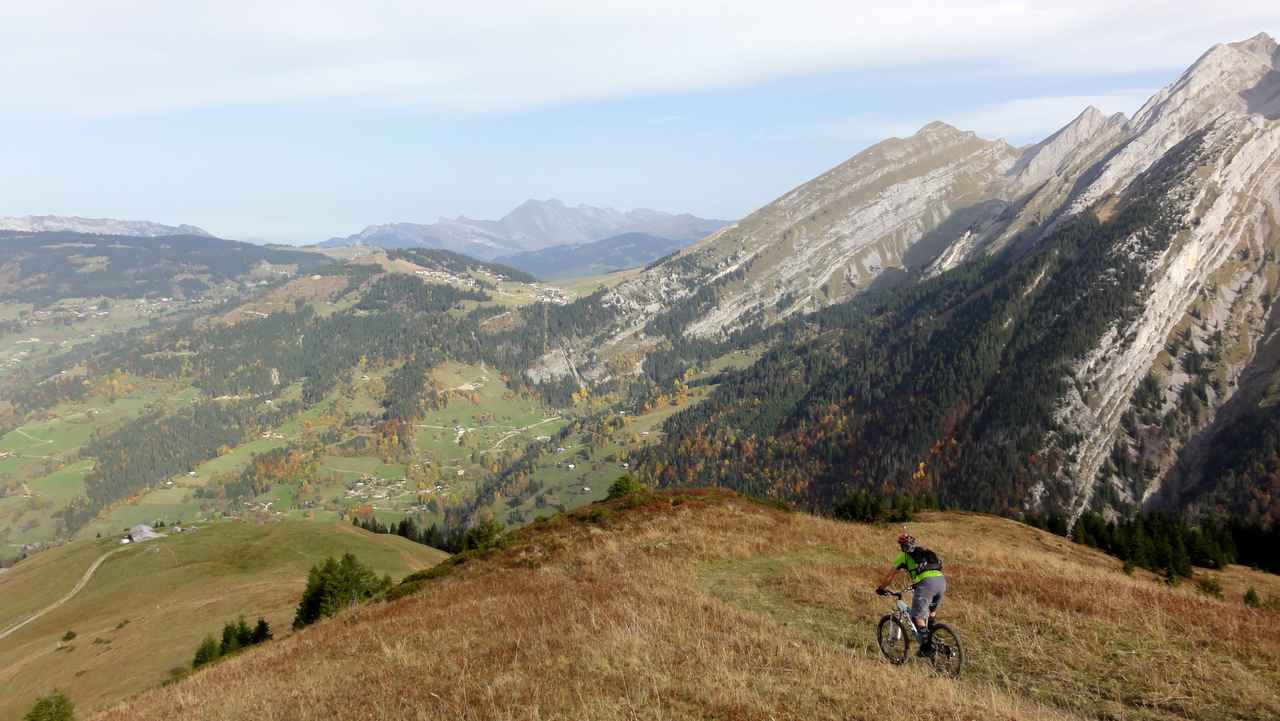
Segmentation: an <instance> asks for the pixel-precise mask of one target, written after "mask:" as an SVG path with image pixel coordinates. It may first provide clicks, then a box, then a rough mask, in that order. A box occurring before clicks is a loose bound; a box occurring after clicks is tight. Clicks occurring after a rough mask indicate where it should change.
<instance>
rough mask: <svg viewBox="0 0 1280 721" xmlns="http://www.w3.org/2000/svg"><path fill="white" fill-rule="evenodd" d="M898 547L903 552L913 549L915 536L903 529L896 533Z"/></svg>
mask: <svg viewBox="0 0 1280 721" xmlns="http://www.w3.org/2000/svg"><path fill="white" fill-rule="evenodd" d="M898 547H899V548H901V549H902V552H903V553H910V552H911V551H913V550H915V547H916V537H915V536H913V535H911V534H910V533H907V532H906V531H903V532H902V533H901V534H899V535H898Z"/></svg>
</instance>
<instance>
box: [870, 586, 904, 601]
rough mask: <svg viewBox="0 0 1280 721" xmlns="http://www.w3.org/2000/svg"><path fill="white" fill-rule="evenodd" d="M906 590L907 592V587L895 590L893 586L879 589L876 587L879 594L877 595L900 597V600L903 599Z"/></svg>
mask: <svg viewBox="0 0 1280 721" xmlns="http://www.w3.org/2000/svg"><path fill="white" fill-rule="evenodd" d="M906 592H907V589H905V588H904V589H902V590H901V591H895V590H893V589H891V588H877V589H876V594H877V595H880V596H893V597H894V598H896V599H898V600H899V601H901V600H902V594H904V593H906Z"/></svg>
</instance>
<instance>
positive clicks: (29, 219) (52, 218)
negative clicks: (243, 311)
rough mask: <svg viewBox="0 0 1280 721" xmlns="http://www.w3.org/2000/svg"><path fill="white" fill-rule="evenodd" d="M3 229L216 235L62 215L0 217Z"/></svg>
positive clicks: (183, 228)
mask: <svg viewBox="0 0 1280 721" xmlns="http://www.w3.org/2000/svg"><path fill="white" fill-rule="evenodd" d="M0 230H15V231H21V232H24V233H40V232H53V231H66V232H70V233H90V234H94V235H131V236H135V237H141V238H152V237H156V236H161V235H203V236H205V237H208V238H212V237H213V236H212V235H211V234H210V233H209V232H208V231H206V230H204V229H202V228H197V227H196V226H194V225H185V224H184V225H163V224H161V223H153V222H151V221H149V220H116V219H114V218H80V217H76V216H60V215H24V216H20V217H7V218H0Z"/></svg>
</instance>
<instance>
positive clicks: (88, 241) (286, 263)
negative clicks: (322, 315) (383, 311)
mask: <svg viewBox="0 0 1280 721" xmlns="http://www.w3.org/2000/svg"><path fill="white" fill-rule="evenodd" d="M331 262H332V261H331V260H330V259H328V258H326V257H325V256H324V255H321V254H320V253H310V252H305V251H300V250H284V249H278V248H264V247H262V246H259V245H253V244H251V243H241V242H238V241H234V240H222V239H221V238H214V237H212V236H209V235H168V236H159V237H146V236H126V235H101V234H94V233H71V232H40V233H25V232H16V231H8V230H0V300H18V301H24V302H33V303H40V302H49V301H54V300H58V299H60V298H94V297H98V296H106V297H120V298H141V297H145V296H148V295H165V296H168V295H172V296H180V297H182V296H185V297H190V296H192V295H198V294H200V293H202V292H203V291H204V290H205V289H206V288H207V287H208V286H209V284H210V283H218V282H223V281H228V280H236V279H239V278H241V277H245V276H249V275H251V274H255V273H257V274H259V275H261V276H262V277H278V276H280V275H281V274H285V275H287V274H289V273H292V272H296V271H298V270H302V269H307V268H312V267H316V266H320V265H326V264H329V263H331Z"/></svg>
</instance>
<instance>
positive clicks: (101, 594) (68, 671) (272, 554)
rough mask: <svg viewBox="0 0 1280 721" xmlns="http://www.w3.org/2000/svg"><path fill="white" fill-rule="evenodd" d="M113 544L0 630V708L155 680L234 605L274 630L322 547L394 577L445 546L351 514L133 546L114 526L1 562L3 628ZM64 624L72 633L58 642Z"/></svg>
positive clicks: (437, 555) (117, 696)
mask: <svg viewBox="0 0 1280 721" xmlns="http://www.w3.org/2000/svg"><path fill="white" fill-rule="evenodd" d="M160 530H161V531H162V532H163V531H164V529H160ZM121 549H123V550H121ZM109 552H115V553H113V555H111V556H109V557H108V558H107V559H106V560H105V561H104V562H103V563H102V565H101V566H100V567H99V568H98V570H97V571H96V572H95V573H94V575H93V577H92V578H91V579H90V580H89V582H88V583H87V584H86V585H85V587H84V589H83V590H81V591H80V593H78V594H76V596H74V597H73V598H72V599H71V600H69V601H67V602H66V603H65V604H64V605H62V606H61V607H59V608H57V609H56V610H54V611H51V612H50V613H48V614H46V615H45V616H42V617H41V618H40V619H38V620H37V621H35V622H34V623H31V624H29V625H27V626H25V627H23V628H22V629H21V630H19V631H17V632H16V633H14V634H13V635H10V636H8V637H7V638H5V639H4V640H3V641H0V685H3V687H4V688H5V689H6V693H5V694H3V695H2V696H0V718H5V719H9V718H18V716H19V715H21V714H22V713H24V712H25V711H26V710H27V709H28V708H29V707H30V706H31V704H32V703H33V702H34V701H35V698H36V697H37V696H38V695H40V694H42V693H45V692H47V691H49V690H50V689H52V688H55V687H56V688H59V689H61V690H63V691H65V692H67V693H68V694H70V695H71V697H72V699H74V701H75V702H76V705H77V707H78V709H79V710H80V711H81V713H82V714H83V713H85V712H92V711H93V710H96V709H101V708H103V707H105V706H108V705H110V704H113V703H116V702H118V701H120V700H121V699H123V698H126V697H128V696H129V695H131V694H134V693H137V692H138V691H141V690H143V689H146V688H150V687H154V686H156V685H158V684H160V683H161V682H163V681H164V680H165V679H167V678H169V676H170V674H169V671H170V669H173V668H181V667H189V665H190V663H191V657H192V654H193V653H194V652H195V648H196V646H197V645H198V644H199V643H200V640H201V639H203V638H204V637H205V636H206V635H209V634H216V633H218V632H219V631H220V630H221V627H222V624H223V623H225V622H226V621H229V620H234V619H235V618H236V617H238V616H239V615H241V614H244V615H245V616H246V617H248V618H249V620H250V623H252V621H253V620H254V619H255V618H257V616H259V615H261V616H264V617H265V618H266V619H267V620H268V621H269V622H270V623H271V626H272V628H273V629H274V631H275V634H276V636H277V637H281V636H283V635H285V634H287V632H288V629H289V624H290V623H291V622H292V620H293V611H294V607H295V606H296V604H297V602H298V598H299V596H300V595H301V593H302V588H303V587H304V585H305V582H306V577H307V571H308V569H309V568H310V567H311V565H313V564H315V563H318V562H321V561H323V560H324V559H325V558H326V557H328V556H340V555H341V554H343V553H345V552H351V553H354V554H356V555H357V557H359V558H360V559H361V560H362V561H364V562H366V563H367V564H369V565H370V566H372V567H373V568H374V569H376V570H377V571H378V572H379V573H391V574H393V575H394V576H395V577H400V576H403V575H404V574H406V573H409V572H411V571H415V570H417V569H420V568H423V567H426V566H430V565H432V564H434V563H436V562H438V561H439V560H440V559H441V558H443V557H444V554H443V553H441V552H439V551H436V550H434V549H431V548H427V547H426V546H422V545H419V544H416V543H411V542H409V541H406V540H405V539H403V538H400V537H398V536H391V535H374V534H370V533H367V532H364V531H361V530H359V529H355V528H353V527H352V526H351V525H349V524H346V523H314V522H291V523H290V522H286V523H268V524H265V525H257V524H248V523H245V524H241V523H231V522H225V523H215V524H210V525H205V526H202V527H201V528H199V530H197V531H195V532H194V533H192V532H187V533H183V534H173V533H171V534H170V535H169V536H168V537H166V538H162V539H158V540H153V541H147V542H145V543H141V544H138V545H136V546H132V547H127V546H126V547H122V546H120V545H119V544H118V543H117V541H116V539H115V538H114V537H109V538H106V539H100V540H97V541H92V540H91V541H81V542H77V543H72V544H69V545H67V546H63V547H60V548H56V549H53V550H50V551H46V552H44V553H40V554H37V555H36V556H34V557H32V558H30V559H28V560H26V561H23V562H22V563H19V564H18V565H17V566H15V567H13V568H11V569H8V570H7V571H6V572H5V573H3V574H0V628H9V627H10V626H11V625H12V624H13V623H14V622H17V621H20V620H22V619H25V618H27V617H28V616H29V615H30V614H31V613H33V612H34V611H35V610H36V609H37V608H39V607H42V606H44V605H46V604H48V603H51V602H53V601H54V600H56V599H58V598H60V597H62V596H63V595H64V594H65V593H66V592H67V591H69V590H70V589H71V588H72V587H73V586H74V584H75V582H76V579H77V578H79V577H80V576H81V574H82V573H83V572H84V570H85V569H86V568H88V567H89V566H90V564H91V563H92V562H93V561H94V559H97V558H99V557H101V556H102V555H103V554H104V553H109ZM68 630H73V631H75V632H76V634H77V636H76V638H75V639H74V640H73V641H72V642H70V643H65V644H60V643H59V639H60V638H61V637H62V636H63V634H64V633H66V632H67V631H68Z"/></svg>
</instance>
